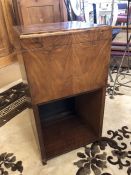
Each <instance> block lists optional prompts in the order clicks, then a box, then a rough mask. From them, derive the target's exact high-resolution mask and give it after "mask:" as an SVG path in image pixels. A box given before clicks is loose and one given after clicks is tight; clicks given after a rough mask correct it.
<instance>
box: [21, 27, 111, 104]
mask: <svg viewBox="0 0 131 175" xmlns="http://www.w3.org/2000/svg"><path fill="white" fill-rule="evenodd" d="M46 28H47V26H46ZM60 29H61V28H60ZM82 29H83V28H82V27H81V28H80V29H78V30H75V31H76V32H74V28H73V29H70V32H72V35H57V36H56V35H55V34H54V35H53V36H51V37H50V36H47V37H41V38H32V39H31V38H30V39H21V46H22V52H23V53H22V54H23V59H24V63H25V67H26V72H27V76H28V80H29V84H30V87H31V95H32V101H33V103H34V104H38V103H42V102H47V101H50V100H53V99H58V98H62V97H64V96H70V95H72V94H78V93H81V92H86V91H90V90H92V89H98V88H100V87H102V86H105V85H106V79H107V70H108V66H109V56H110V42H111V30H110V27H96V28H87V29H85V30H84V29H83V30H82ZM43 30H44V29H43ZM49 30H50V26H49ZM57 30H58V29H57ZM54 31H55V33H56V30H54ZM94 50H95V52H94ZM100 63H102V64H100ZM38 79H39V81H38ZM41 89H43V91H41ZM45 92H46V93H45Z"/></svg>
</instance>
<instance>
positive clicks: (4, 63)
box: [0, 53, 17, 69]
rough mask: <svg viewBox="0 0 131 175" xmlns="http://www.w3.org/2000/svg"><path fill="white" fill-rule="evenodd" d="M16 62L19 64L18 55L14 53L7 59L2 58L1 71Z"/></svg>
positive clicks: (0, 59) (6, 57)
mask: <svg viewBox="0 0 131 175" xmlns="http://www.w3.org/2000/svg"><path fill="white" fill-rule="evenodd" d="M14 62H17V56H16V53H12V54H9V55H7V56H5V57H1V58H0V69H1V68H3V67H5V66H8V65H10V64H12V63H14Z"/></svg>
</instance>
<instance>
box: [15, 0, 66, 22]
mask: <svg viewBox="0 0 131 175" xmlns="http://www.w3.org/2000/svg"><path fill="white" fill-rule="evenodd" d="M13 4H14V11H15V14H16V17H17V23H19V24H22V25H31V24H42V23H54V22H60V21H65V20H66V16H65V12H66V10H65V7H64V1H63V0H28V1H27V0H13Z"/></svg>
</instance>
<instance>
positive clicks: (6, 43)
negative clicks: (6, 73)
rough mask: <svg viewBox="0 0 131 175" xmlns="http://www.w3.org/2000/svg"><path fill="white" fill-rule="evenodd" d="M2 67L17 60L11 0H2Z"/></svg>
mask: <svg viewBox="0 0 131 175" xmlns="http://www.w3.org/2000/svg"><path fill="white" fill-rule="evenodd" d="M0 25H1V27H0V57H1V58H0V68H3V67H5V66H7V65H9V64H12V63H14V62H16V61H17V56H16V53H15V49H14V45H15V41H16V40H15V36H14V34H15V32H14V30H13V14H12V10H11V1H10V0H1V1H0Z"/></svg>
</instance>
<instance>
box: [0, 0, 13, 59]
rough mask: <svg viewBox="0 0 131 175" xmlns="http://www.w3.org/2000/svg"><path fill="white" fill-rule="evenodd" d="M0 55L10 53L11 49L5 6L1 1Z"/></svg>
mask: <svg viewBox="0 0 131 175" xmlns="http://www.w3.org/2000/svg"><path fill="white" fill-rule="evenodd" d="M0 26H1V27H0V57H4V56H6V55H8V54H9V53H10V51H11V49H12V48H11V43H10V41H9V37H8V32H7V28H6V23H5V19H4V14H3V8H2V4H1V1H0Z"/></svg>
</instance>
